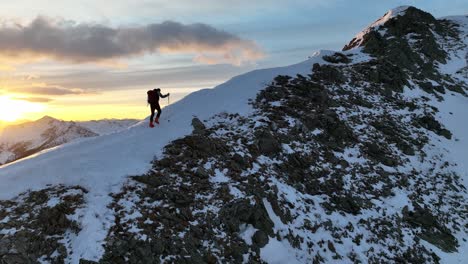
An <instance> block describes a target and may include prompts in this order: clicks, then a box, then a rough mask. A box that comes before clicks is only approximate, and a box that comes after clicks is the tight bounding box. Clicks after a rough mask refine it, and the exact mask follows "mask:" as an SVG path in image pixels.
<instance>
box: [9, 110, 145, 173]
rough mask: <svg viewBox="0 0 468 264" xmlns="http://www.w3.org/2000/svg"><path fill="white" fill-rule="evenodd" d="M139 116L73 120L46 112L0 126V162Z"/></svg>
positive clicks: (107, 131)
mask: <svg viewBox="0 0 468 264" xmlns="http://www.w3.org/2000/svg"><path fill="white" fill-rule="evenodd" d="M136 122H137V120H132V119H128V120H102V121H99V120H98V121H87V122H73V121H63V120H59V119H56V118H53V117H50V116H44V117H42V118H40V119H38V120H36V121H29V122H24V123H21V124H17V125H10V126H6V127H4V128H2V129H1V130H0V165H2V164H5V163H9V162H13V161H15V160H18V159H21V158H24V157H27V156H30V155H32V154H35V153H37V152H39V151H42V150H45V149H48V148H52V147H56V146H59V145H62V144H65V143H68V142H71V141H74V140H77V139H82V138H88V137H95V136H98V135H107V134H111V133H115V132H118V131H121V130H123V129H126V128H128V127H130V126H131V125H133V124H135V123H136Z"/></svg>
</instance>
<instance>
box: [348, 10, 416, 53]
mask: <svg viewBox="0 0 468 264" xmlns="http://www.w3.org/2000/svg"><path fill="white" fill-rule="evenodd" d="M408 8H410V6H399V7H397V8H394V9H390V10H389V11H387V13H385V15H384V16H382V17H381V18H379V19H377V20H376V21H375V22H373V23H372V24H370V25H369V26H367V27H366V28H365V29H364V30H362V31H361V32H359V33H358V34H356V36H354V38H353V40H352V41H351V42H352V43H353V46H354V47H359V46H360V45H361V44H362V42H363V40H364V36H365V35H366V34H367V33H369V32H371V31H373V30H375V29H378V27H380V26H382V25H383V24H385V23H386V22H387V21H389V20H390V19H392V18H395V17H397V16H403V15H405V13H406V10H407V9H408Z"/></svg>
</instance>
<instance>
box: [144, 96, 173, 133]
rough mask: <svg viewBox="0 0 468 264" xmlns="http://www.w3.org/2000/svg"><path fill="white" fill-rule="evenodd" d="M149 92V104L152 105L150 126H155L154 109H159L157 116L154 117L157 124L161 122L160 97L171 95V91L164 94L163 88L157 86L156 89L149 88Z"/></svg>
mask: <svg viewBox="0 0 468 264" xmlns="http://www.w3.org/2000/svg"><path fill="white" fill-rule="evenodd" d="M147 94H148V104H149V105H150V108H151V117H150V124H149V126H150V127H154V124H153V118H154V111H155V110H157V111H158V114H157V115H156V118H155V119H154V122H155V123H156V124H159V117H160V116H161V106H160V105H159V98H166V97H168V96H169V95H170V93H167V94H166V95H163V94H161V89H159V88H157V89H154V90H149V91H148V92H147Z"/></svg>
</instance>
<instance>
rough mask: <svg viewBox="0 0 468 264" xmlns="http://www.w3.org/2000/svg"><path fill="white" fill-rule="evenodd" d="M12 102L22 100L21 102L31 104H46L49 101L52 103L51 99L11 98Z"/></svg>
mask: <svg viewBox="0 0 468 264" xmlns="http://www.w3.org/2000/svg"><path fill="white" fill-rule="evenodd" d="M12 99H13V100H22V101H28V102H31V103H48V102H50V101H53V99H51V98H46V97H13V98H12Z"/></svg>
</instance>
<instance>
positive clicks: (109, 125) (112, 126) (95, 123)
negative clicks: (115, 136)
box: [76, 119, 138, 136]
mask: <svg viewBox="0 0 468 264" xmlns="http://www.w3.org/2000/svg"><path fill="white" fill-rule="evenodd" d="M137 122H138V121H137V120H135V119H122V120H121V119H102V120H92V121H83V122H76V123H77V124H78V125H80V126H82V127H84V128H87V129H89V130H91V131H93V132H94V133H96V134H98V135H100V136H102V135H107V134H112V133H115V132H120V131H122V130H124V129H127V128H129V127H130V126H132V125H135V124H136V123H137Z"/></svg>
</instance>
